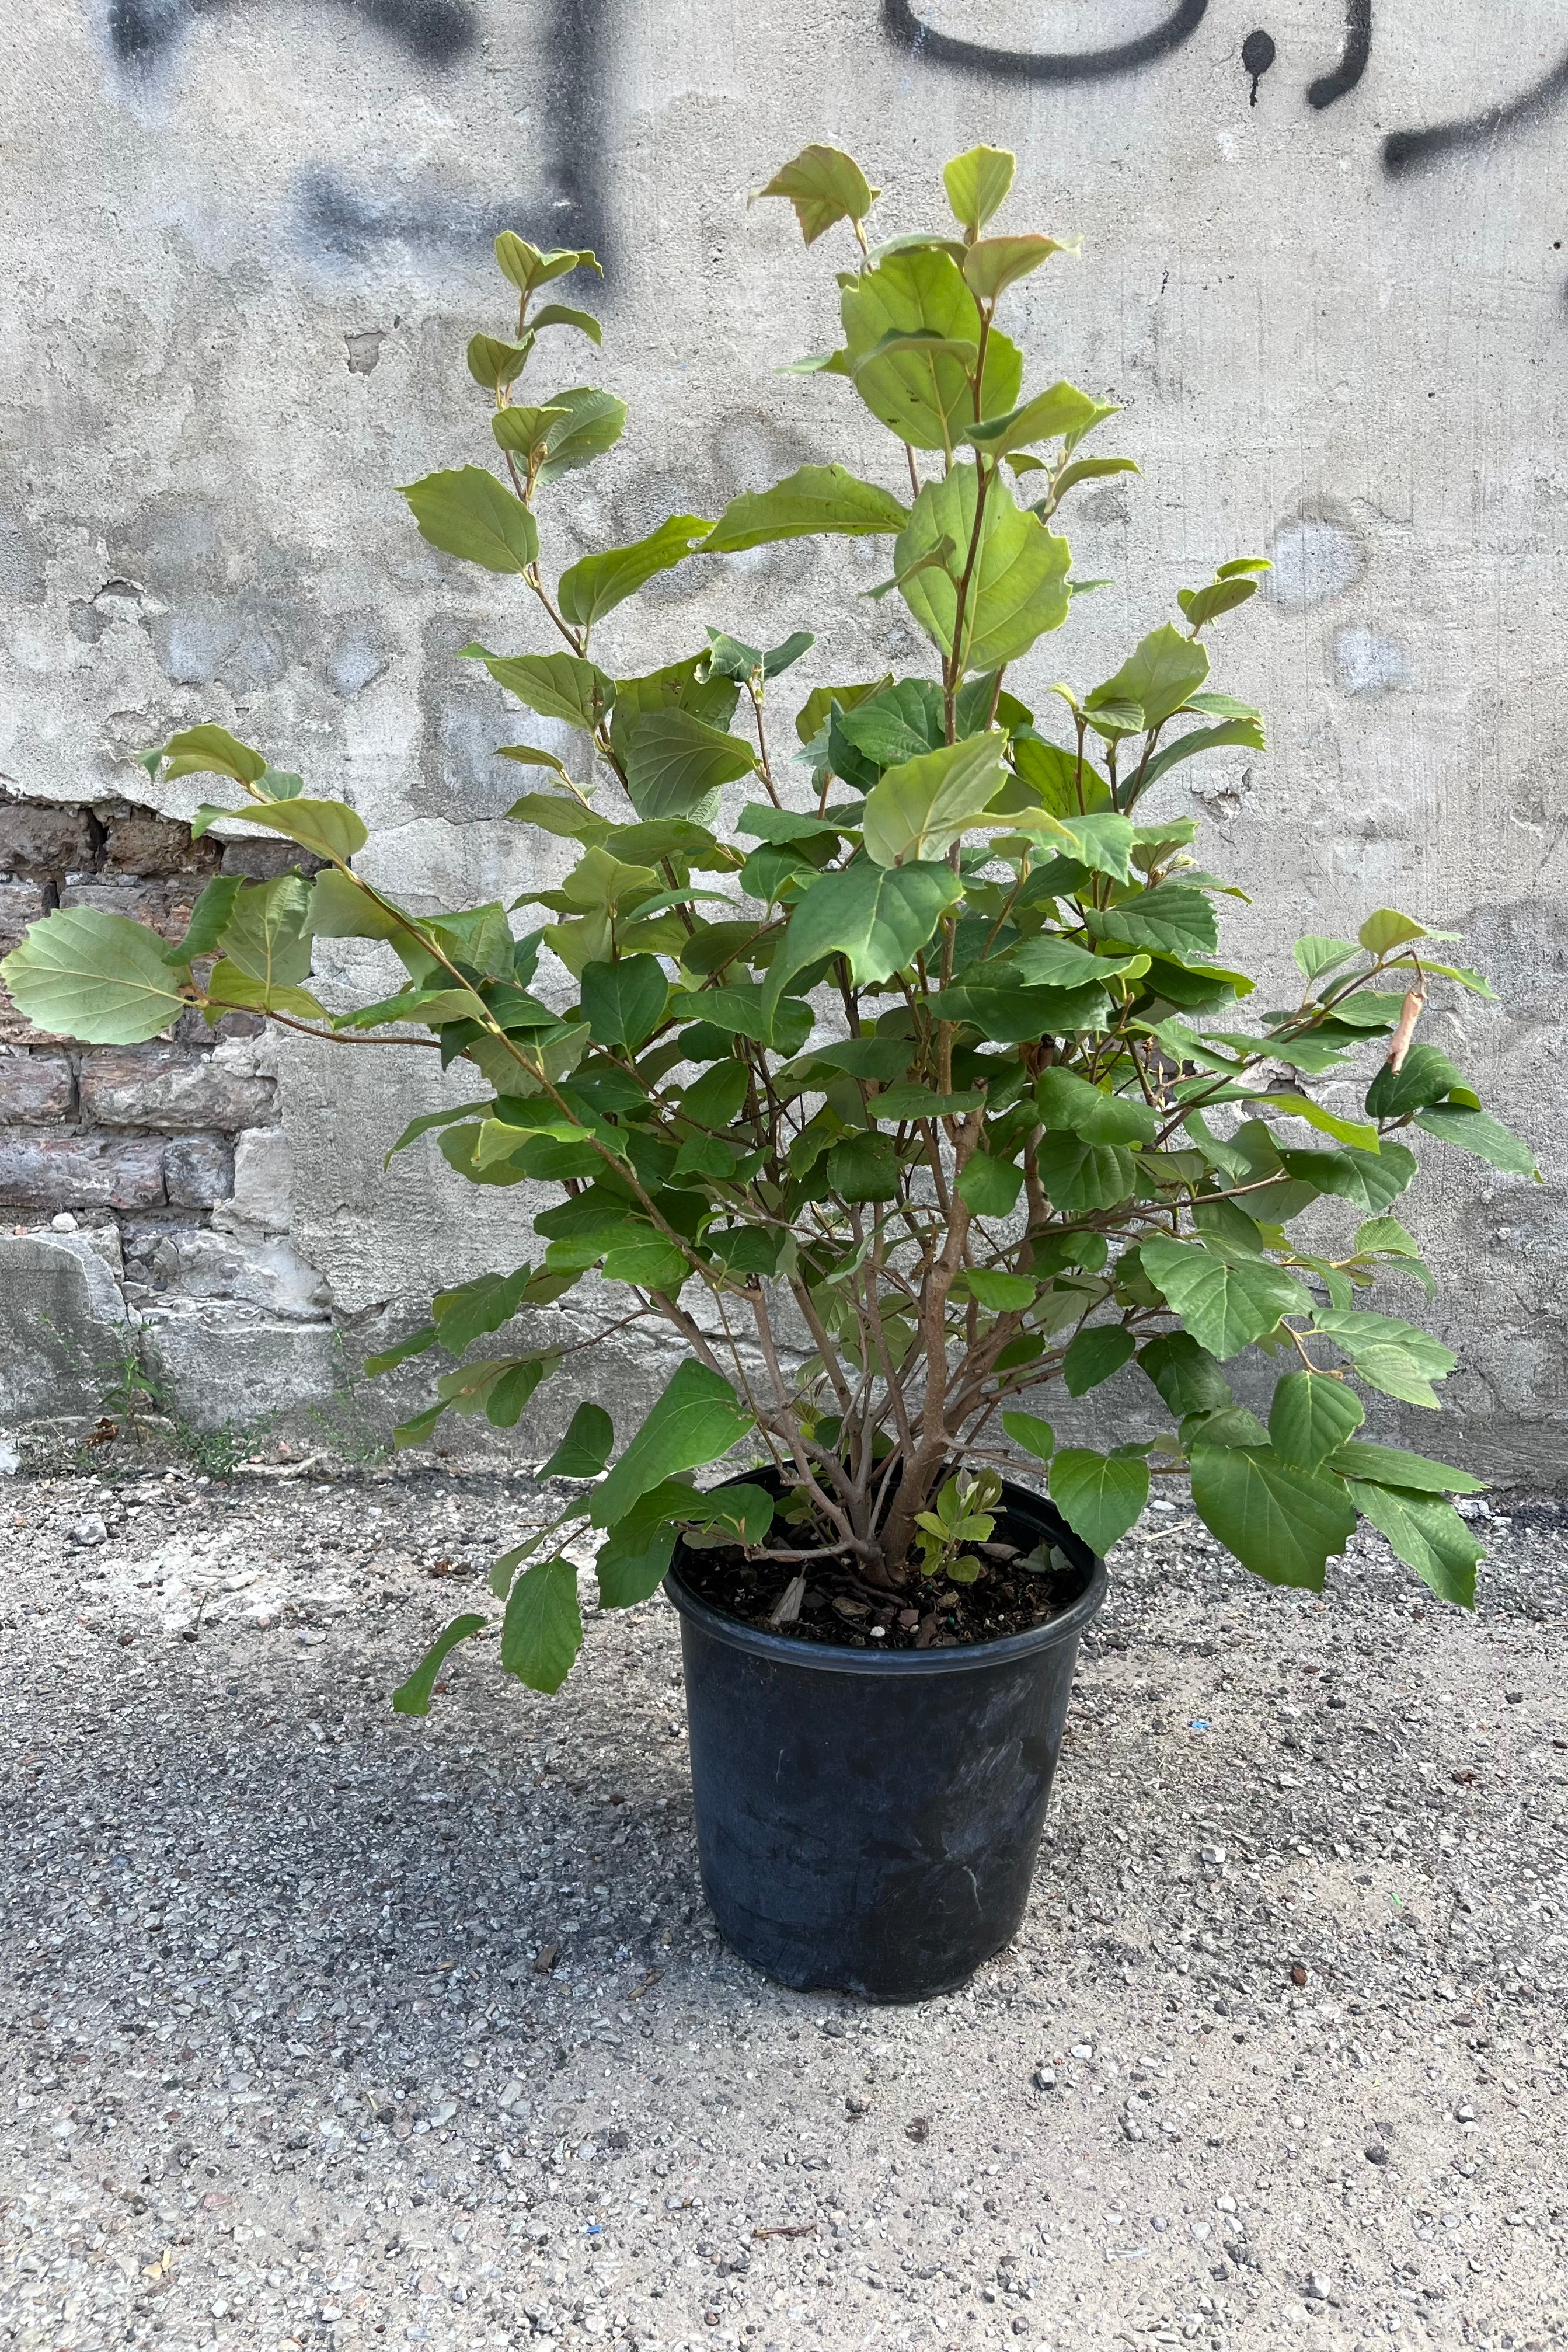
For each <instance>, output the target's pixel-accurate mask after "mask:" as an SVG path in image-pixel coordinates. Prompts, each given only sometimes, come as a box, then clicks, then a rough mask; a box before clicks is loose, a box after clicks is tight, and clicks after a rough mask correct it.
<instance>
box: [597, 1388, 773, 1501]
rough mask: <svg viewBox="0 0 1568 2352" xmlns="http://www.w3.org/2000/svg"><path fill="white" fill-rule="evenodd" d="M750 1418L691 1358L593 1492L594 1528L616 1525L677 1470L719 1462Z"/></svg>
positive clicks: (733, 1396)
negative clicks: (651, 1490) (644, 1496)
mask: <svg viewBox="0 0 1568 2352" xmlns="http://www.w3.org/2000/svg"><path fill="white" fill-rule="evenodd" d="M751 1426H752V1413H751V1412H750V1411H749V1409H748V1408H747V1407H746V1406H744V1405H742V1403H741V1402H740V1400H739V1398H738V1397H737V1396H736V1394H735V1391H734V1390H733V1389H732V1388H731V1385H730V1383H729V1381H726V1380H724V1379H722V1378H721V1376H720V1374H719V1373H717V1372H711V1371H710V1370H708V1367H707V1366H706V1365H705V1364H700V1363H699V1362H698V1361H697V1360H696V1359H695V1358H694V1357H690V1356H689V1357H687V1358H686V1360H684V1361H683V1362H682V1363H681V1364H680V1365H679V1367H678V1368H677V1370H676V1371H675V1373H674V1375H673V1376H672V1378H671V1379H670V1381H668V1384H667V1386H666V1387H665V1390H664V1391H663V1394H662V1395H661V1396H660V1397H659V1399H658V1403H657V1404H656V1405H655V1406H654V1408H653V1410H652V1412H650V1413H649V1414H648V1416H647V1420H646V1421H645V1422H644V1423H643V1425H642V1427H641V1428H640V1429H639V1430H638V1432H637V1435H636V1436H635V1437H634V1438H633V1440H632V1442H631V1444H629V1445H628V1446H627V1448H626V1452H625V1453H624V1454H622V1456H621V1458H620V1460H619V1461H618V1462H617V1463H616V1466H615V1468H614V1469H613V1470H612V1471H611V1473H610V1475H609V1476H608V1477H607V1478H606V1479H605V1483H604V1485H603V1486H601V1487H599V1488H598V1490H597V1492H596V1493H595V1496H594V1501H593V1519H594V1524H595V1527H599V1528H608V1527H613V1526H614V1525H615V1523H616V1520H617V1519H618V1518H621V1517H624V1515H625V1514H626V1512H627V1511H629V1510H630V1509H631V1507H632V1505H633V1504H634V1503H636V1502H637V1499H638V1498H639V1496H643V1495H646V1494H647V1492H648V1490H649V1488H650V1487H653V1486H658V1483H659V1481H660V1480H661V1479H665V1478H668V1477H671V1476H673V1475H674V1474H675V1472H677V1471H678V1470H700V1469H701V1468H702V1467H703V1466H704V1465H705V1464H707V1463H710V1462H716V1461H717V1460H718V1459H719V1457H720V1455H721V1454H727V1453H728V1452H729V1450H730V1448H731V1445H734V1444H737V1443H738V1442H739V1441H740V1439H742V1437H744V1435H745V1433H746V1432H747V1430H748V1429H750V1428H751Z"/></svg>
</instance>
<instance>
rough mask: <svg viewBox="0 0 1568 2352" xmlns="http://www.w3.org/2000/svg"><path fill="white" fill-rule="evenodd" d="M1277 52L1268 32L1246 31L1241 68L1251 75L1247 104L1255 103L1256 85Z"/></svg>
mask: <svg viewBox="0 0 1568 2352" xmlns="http://www.w3.org/2000/svg"><path fill="white" fill-rule="evenodd" d="M1278 56H1279V51H1278V49H1276V47H1275V46H1274V41H1273V37H1272V35H1270V34H1268V33H1265V32H1261V31H1259V32H1257V33H1248V35H1247V38H1246V40H1245V41H1243V43H1242V45H1241V69H1242V71H1243V73H1249V74H1250V75H1251V76H1252V89H1251V93H1250V95H1249V97H1248V98H1247V104H1248V106H1256V105H1257V103H1258V83H1259V82H1260V81H1261V80H1262V79H1263V77H1264V75H1265V74H1266V73H1267V72H1268V68H1269V67H1270V66H1271V65H1272V64H1273V63H1274V60H1275V58H1277V57H1278Z"/></svg>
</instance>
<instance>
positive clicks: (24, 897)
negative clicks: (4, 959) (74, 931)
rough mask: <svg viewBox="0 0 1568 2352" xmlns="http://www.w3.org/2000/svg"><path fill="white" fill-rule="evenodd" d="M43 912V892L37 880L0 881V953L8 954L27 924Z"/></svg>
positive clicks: (33, 921)
mask: <svg viewBox="0 0 1568 2352" xmlns="http://www.w3.org/2000/svg"><path fill="white" fill-rule="evenodd" d="M43 914H44V894H43V891H42V889H41V888H40V887H39V886H38V884H37V882H0V955H8V954H9V953H10V951H11V950H12V949H13V948H14V947H15V946H16V943H17V941H18V940H20V939H21V936H22V934H23V932H24V931H25V930H26V928H27V926H28V924H29V923H37V922H38V921H40V920H41V919H42V918H43Z"/></svg>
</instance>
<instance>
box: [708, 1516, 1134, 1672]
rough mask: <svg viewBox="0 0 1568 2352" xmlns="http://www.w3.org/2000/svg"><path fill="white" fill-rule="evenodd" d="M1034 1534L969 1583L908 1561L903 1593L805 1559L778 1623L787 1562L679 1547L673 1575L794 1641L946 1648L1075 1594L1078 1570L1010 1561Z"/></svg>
mask: <svg viewBox="0 0 1568 2352" xmlns="http://www.w3.org/2000/svg"><path fill="white" fill-rule="evenodd" d="M996 1538H997V1541H998V1542H999V1543H1000V1542H1005V1541H1006V1540H1007V1529H1006V1522H1005V1520H1003V1519H998V1521H997V1526H996ZM1035 1540H1037V1538H1034V1537H1033V1536H1031V1537H1029V1538H1026V1543H1025V1545H1024V1546H1021V1547H1020V1548H1019V1549H1018V1552H1017V1557H1016V1559H1013V1560H995V1559H991V1560H986V1561H984V1563H983V1565H982V1567H981V1570H980V1574H979V1576H978V1577H977V1578H976V1579H975V1581H974V1582H973V1584H952V1583H950V1582H949V1580H947V1578H946V1577H944V1576H933V1577H926V1576H921V1573H920V1571H919V1570H918V1569H915V1570H912V1572H911V1579H910V1585H909V1586H908V1588H907V1589H906V1590H905V1591H903V1592H901V1593H896V1594H888V1595H883V1594H881V1593H879V1592H877V1591H873V1589H872V1588H871V1587H870V1586H868V1585H866V1584H863V1583H862V1582H861V1581H860V1580H859V1578H858V1576H857V1575H856V1574H855V1571H854V1570H853V1569H852V1568H851V1567H850V1566H849V1564H848V1562H847V1561H839V1560H834V1559H818V1560H813V1561H811V1562H810V1563H809V1565H808V1567H807V1570H806V1578H807V1581H806V1588H805V1598H804V1599H803V1601H802V1602H801V1611H800V1615H799V1616H798V1617H797V1618H795V1620H794V1621H793V1622H791V1623H788V1624H784V1625H775V1624H773V1622H772V1618H773V1610H774V1609H775V1608H776V1607H777V1605H778V1602H779V1601H780V1599H781V1598H782V1596H783V1594H784V1591H786V1589H787V1588H788V1586H789V1584H790V1582H791V1580H792V1579H793V1578H794V1576H795V1573H796V1571H795V1570H794V1569H793V1568H790V1567H787V1566H786V1565H785V1564H784V1562H783V1561H781V1560H766V1559H763V1560H749V1559H747V1558H746V1556H745V1554H744V1552H742V1551H741V1550H740V1549H728V1548H726V1549H714V1550H711V1551H707V1550H704V1551H694V1550H691V1549H689V1548H683V1549H682V1552H681V1555H680V1580H681V1582H682V1583H683V1584H684V1585H685V1586H686V1587H687V1589H688V1591H691V1592H694V1593H695V1594H696V1595H697V1597H698V1599H699V1600H700V1601H706V1602H707V1603H708V1606H709V1607H710V1609H717V1610H719V1611H720V1612H721V1614H722V1615H724V1616H726V1617H737V1618H739V1619H740V1621H741V1622H742V1624H743V1625H755V1626H758V1627H760V1628H761V1630H762V1631H763V1633H785V1634H789V1635H791V1636H792V1637H793V1638H794V1639H795V1641H798V1642H815V1643H819V1644H822V1645H824V1646H830V1647H832V1648H834V1649H840V1650H934V1649H952V1648H954V1647H956V1646H958V1645H959V1644H961V1643H968V1642H1000V1641H1005V1639H1006V1637H1007V1636H1008V1634H1010V1633H1030V1632H1032V1631H1033V1629H1034V1628H1035V1627H1036V1626H1037V1625H1043V1624H1045V1623H1046V1622H1047V1619H1049V1618H1052V1617H1056V1616H1058V1615H1059V1614H1060V1613H1061V1612H1062V1611H1063V1610H1064V1609H1067V1608H1069V1607H1070V1606H1071V1604H1072V1603H1073V1602H1074V1601H1076V1600H1077V1599H1078V1597H1079V1593H1081V1592H1082V1591H1083V1590H1084V1587H1085V1585H1086V1584H1087V1583H1088V1581H1089V1580H1088V1577H1087V1576H1086V1575H1085V1574H1084V1572H1083V1571H1082V1570H1080V1569H1077V1568H1073V1567H1071V1566H1070V1565H1069V1566H1067V1567H1064V1568H1061V1569H1056V1568H1052V1569H1050V1570H1044V1571H1042V1570H1033V1569H1026V1568H1024V1567H1023V1566H1021V1565H1020V1563H1021V1561H1022V1559H1023V1557H1024V1550H1025V1549H1026V1548H1027V1546H1028V1545H1029V1544H1030V1543H1032V1542H1033V1541H1035ZM1058 1557H1059V1555H1058Z"/></svg>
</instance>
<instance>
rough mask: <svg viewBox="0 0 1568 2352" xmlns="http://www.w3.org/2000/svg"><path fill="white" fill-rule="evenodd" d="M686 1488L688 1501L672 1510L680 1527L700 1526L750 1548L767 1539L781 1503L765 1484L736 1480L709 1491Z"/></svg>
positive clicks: (673, 1516) (672, 1514)
mask: <svg viewBox="0 0 1568 2352" xmlns="http://www.w3.org/2000/svg"><path fill="white" fill-rule="evenodd" d="M685 1491H686V1501H685V1502H684V1503H683V1504H681V1505H679V1506H677V1507H675V1508H673V1509H671V1510H670V1511H669V1513H668V1516H669V1517H670V1518H672V1519H673V1520H674V1521H675V1522H676V1524H677V1525H678V1526H679V1527H683V1528H702V1529H703V1530H704V1531H706V1532H708V1533H710V1534H712V1535H714V1536H717V1537H720V1538H728V1540H729V1541H731V1543H739V1544H742V1545H745V1546H746V1547H748V1548H750V1547H752V1546H753V1545H756V1544H760V1543H762V1542H763V1540H764V1539H765V1538H766V1536H767V1532H768V1529H769V1528H771V1527H772V1525H773V1514H774V1512H775V1510H776V1508H777V1505H776V1504H775V1502H774V1500H773V1496H771V1495H770V1494H769V1493H768V1491H767V1489H766V1487H765V1486H746V1485H744V1484H742V1483H736V1484H735V1485H732V1486H713V1487H710V1489H709V1490H708V1492H707V1493H706V1494H700V1493H698V1492H697V1491H696V1490H695V1489H693V1488H690V1487H688V1488H687V1489H686V1490H685Z"/></svg>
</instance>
